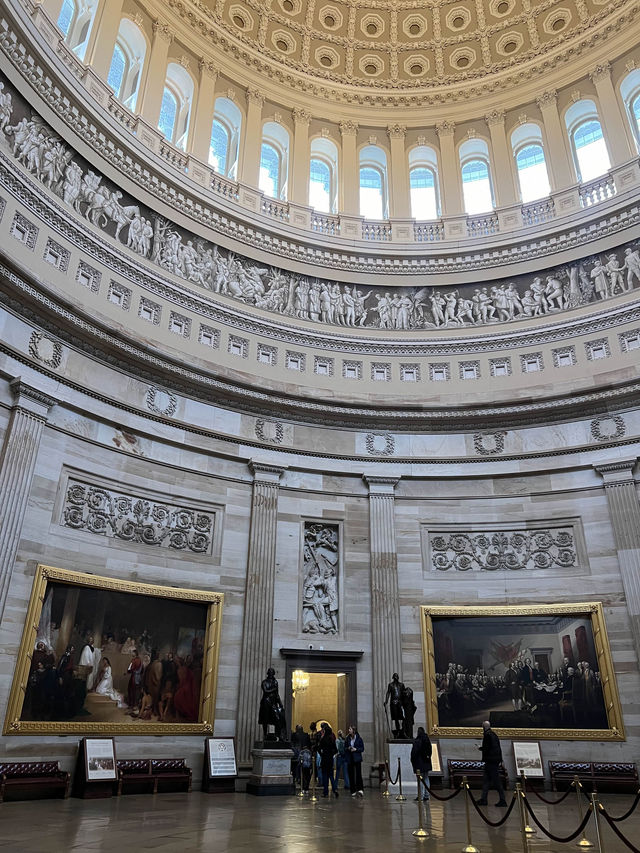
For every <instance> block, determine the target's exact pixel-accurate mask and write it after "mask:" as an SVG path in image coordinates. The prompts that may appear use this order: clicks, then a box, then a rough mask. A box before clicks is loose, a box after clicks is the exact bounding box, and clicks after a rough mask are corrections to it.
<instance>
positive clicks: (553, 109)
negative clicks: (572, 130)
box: [536, 89, 576, 190]
mask: <svg viewBox="0 0 640 853" xmlns="http://www.w3.org/2000/svg"><path fill="white" fill-rule="evenodd" d="M536 103H537V104H538V106H539V107H540V112H541V113H542V121H543V124H544V130H545V135H546V137H547V146H546V151H545V162H546V164H547V172H548V174H549V183H550V184H551V189H552V190H561V189H565V188H566V187H570V186H571V185H572V184H575V182H576V175H575V167H574V166H573V164H572V160H571V158H570V156H569V149H568V148H567V145H568V140H567V133H566V130H565V128H563V126H562V122H561V121H560V116H559V114H558V95H557V92H556V91H555V89H552V90H551V91H549V92H544V93H543V94H542V95H540V97H539V98H536Z"/></svg>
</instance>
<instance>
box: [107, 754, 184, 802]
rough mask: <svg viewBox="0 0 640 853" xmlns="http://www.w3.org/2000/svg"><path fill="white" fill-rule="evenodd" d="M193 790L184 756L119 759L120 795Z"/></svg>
mask: <svg viewBox="0 0 640 853" xmlns="http://www.w3.org/2000/svg"><path fill="white" fill-rule="evenodd" d="M169 791H172V792H175V791H187V792H189V791H191V768H190V767H187V765H186V764H185V760H184V758H125V759H118V795H120V794H125V793H126V794H144V793H150V794H158V793H161V794H162V793H167V792H169Z"/></svg>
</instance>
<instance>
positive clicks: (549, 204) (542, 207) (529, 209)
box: [522, 198, 556, 225]
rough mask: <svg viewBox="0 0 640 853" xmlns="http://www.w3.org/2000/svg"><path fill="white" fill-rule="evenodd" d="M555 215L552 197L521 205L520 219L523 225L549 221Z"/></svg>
mask: <svg viewBox="0 0 640 853" xmlns="http://www.w3.org/2000/svg"><path fill="white" fill-rule="evenodd" d="M555 215H556V208H555V204H554V203H553V199H552V198H543V199H540V201H534V202H532V203H531V204H525V205H523V207H522V221H523V223H524V224H525V225H539V224H540V223H542V222H549V220H550V219H554V218H555Z"/></svg>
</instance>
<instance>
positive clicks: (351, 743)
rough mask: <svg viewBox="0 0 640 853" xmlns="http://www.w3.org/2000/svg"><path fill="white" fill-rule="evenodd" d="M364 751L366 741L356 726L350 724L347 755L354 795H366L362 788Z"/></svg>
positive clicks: (346, 748) (350, 782) (352, 793)
mask: <svg viewBox="0 0 640 853" xmlns="http://www.w3.org/2000/svg"><path fill="white" fill-rule="evenodd" d="M363 752H364V741H363V740H362V738H361V737H360V735H359V734H358V730H357V729H356V727H355V726H349V729H348V732H347V741H346V747H345V755H346V757H347V768H348V770H349V787H350V788H351V796H352V797H364V791H363V790H362V753H363Z"/></svg>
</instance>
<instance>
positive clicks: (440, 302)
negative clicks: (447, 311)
mask: <svg viewBox="0 0 640 853" xmlns="http://www.w3.org/2000/svg"><path fill="white" fill-rule="evenodd" d="M430 302H431V314H432V315H433V322H434V323H435V324H436V326H444V311H443V308H444V306H445V301H444V299H443V297H442V294H441V293H438V291H437V290H436V292H435V293H433V294H432V295H431V297H430Z"/></svg>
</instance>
